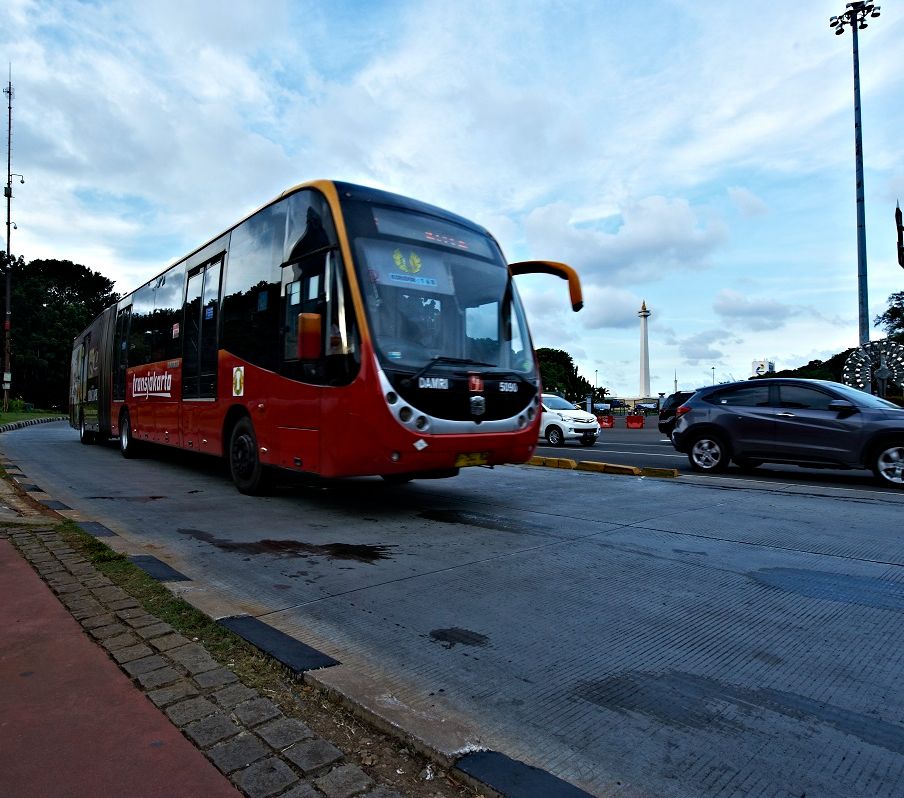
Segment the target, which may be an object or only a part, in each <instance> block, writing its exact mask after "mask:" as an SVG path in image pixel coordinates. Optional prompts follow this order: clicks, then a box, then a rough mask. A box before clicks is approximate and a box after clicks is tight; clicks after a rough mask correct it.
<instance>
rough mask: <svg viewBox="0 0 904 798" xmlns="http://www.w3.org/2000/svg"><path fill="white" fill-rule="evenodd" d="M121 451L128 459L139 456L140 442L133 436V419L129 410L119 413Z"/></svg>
mask: <svg viewBox="0 0 904 798" xmlns="http://www.w3.org/2000/svg"><path fill="white" fill-rule="evenodd" d="M119 451H120V454H122V456H123V457H125V458H126V459H127V460H131V459H132V458H133V457H138V442H137V441H136V440H135V438H134V437H133V436H132V420H131V419H130V418H129V411H128V410H123V411H122V412H121V413H120V414H119Z"/></svg>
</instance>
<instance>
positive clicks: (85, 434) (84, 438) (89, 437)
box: [78, 413, 94, 446]
mask: <svg viewBox="0 0 904 798" xmlns="http://www.w3.org/2000/svg"><path fill="white" fill-rule="evenodd" d="M78 439H79V440H80V441H81V442H82V443H84V444H85V446H90V445H91V444H92V443H94V433H93V432H89V431H88V428H87V427H86V426H85V414H84V413H79V414H78Z"/></svg>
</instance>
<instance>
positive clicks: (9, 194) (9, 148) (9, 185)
mask: <svg viewBox="0 0 904 798" xmlns="http://www.w3.org/2000/svg"><path fill="white" fill-rule="evenodd" d="M3 93H4V94H5V95H6V96H7V97H8V98H9V106H8V108H9V127H8V133H7V136H6V187H5V189H4V191H3V193H4V194H5V195H6V316H5V317H4V319H3V330H4V339H5V344H4V347H3V412H4V413H6V412H8V411H9V389H10V387H11V384H12V373H11V372H10V368H11V365H10V357H9V343H10V337H11V333H12V315H13V312H12V271H13V256H12V255H11V254H10V251H9V246H10V244H9V238H10V231H11V229H12V220H11V219H10V215H9V214H10V203H11V202H12V198H13V160H12V158H13V76H12V67H10V76H9V82H8V83H7V86H6V88H5V89H4V90H3Z"/></svg>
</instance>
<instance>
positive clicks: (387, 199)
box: [120, 180, 495, 302]
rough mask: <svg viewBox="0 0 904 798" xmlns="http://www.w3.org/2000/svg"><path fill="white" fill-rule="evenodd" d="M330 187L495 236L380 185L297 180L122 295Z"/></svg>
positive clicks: (458, 217) (454, 215)
mask: <svg viewBox="0 0 904 798" xmlns="http://www.w3.org/2000/svg"><path fill="white" fill-rule="evenodd" d="M329 187H332V188H334V189H335V191H336V192H337V193H338V194H340V195H341V196H344V197H345V198H347V199H354V200H358V201H359V202H372V203H375V204H378V205H393V206H396V207H400V208H405V209H406V210H410V211H414V212H416V213H424V214H427V215H430V216H439V217H441V218H444V219H448V220H449V221H452V222H455V223H457V224H459V225H462V226H463V227H468V228H470V229H472V230H475V231H477V232H479V233H482V234H483V235H487V236H490V237H491V238H492V235H491V234H490V233H489V231H488V230H486V228H484V227H481V226H480V225H479V224H475V223H474V222H472V221H471V220H469V219H466V218H464V217H463V216H459V215H457V214H455V213H451V212H450V211H447V210H445V209H443V208H440V207H438V206H436V205H430V204H429V203H426V202H421V201H420V200H416V199H411V197H406V196H404V195H402V194H394V193H392V192H390V191H383V190H381V189H378V188H369V187H368V186H359V185H356V184H354V183H345V182H342V181H338V180H309V181H307V182H304V183H298V184H296V185H294V186H292V187H291V188H287V189H286V190H285V191H283V192H281V193H280V194H278V195H277V196H275V197H274V198H273V199H271V200H269V201H268V202H265V203H264V204H263V205H261V206H259V207H257V208H255V209H254V210H253V211H251V212H250V213H248V214H246V215H245V216H243V217H242V218H241V219H239V220H238V221H237V222H236V223H235V224H233V225H230V226H229V227H227V228H226V229H225V230H222V231H221V232H219V233H217V234H216V235H215V236H213V237H211V238H209V239H208V240H207V241H205V242H204V243H203V244H201V245H200V246H198V247H195V248H194V249H193V250H191V251H190V252H187V253H185V254H184V255H182V256H181V257H178V258H175V259H173V260H172V261H170V262H169V263H168V264H167V265H166V266H165V267H164V268H163V269H162V270H161V271H159V272H157V273H156V274H154V276H153V277H151V278H150V279H148V280H147V281H146V282H144V283H141V284H140V285H138V286H136V287H135V288H133V289H132V290H131V291H127V292H126V293H124V294H123V295H122V299H125V298H126V297H128V296H130V295H131V294H134V293H135V292H136V291H137V290H138V289H139V288H142V287H144V286H145V285H147V284H148V283H150V282H153V281H154V280H156V279H157V278H158V277H160V276H161V275H162V274H165V273H166V272H167V271H169V270H170V269H171V268H172V267H173V266H175V265H176V264H177V263H181V262H182V261H184V260H187V259H188V258H190V257H191V256H192V255H194V254H195V253H196V252H200V251H201V250H202V249H204V248H205V247H207V246H209V245H210V244H212V243H213V242H214V241H216V240H217V239H219V238H222V237H223V236H224V235H226V234H227V233H231V232H232V231H233V230H235V228H236V227H238V226H239V225H240V224H242V223H243V222H245V221H247V220H248V219H250V218H251V217H252V216H254V214H256V213H258V212H259V211H262V210H263V209H264V208H268V207H269V206H271V205H273V204H275V203H277V202H279V201H280V200H282V199H285V198H286V197H288V196H290V195H292V194H295V193H296V192H298V191H301V190H302V189H305V188H316V189H319V190H321V191H323V190H324V189H327V190H328V189H329ZM494 240H495V239H494ZM122 299H121V300H120V302H121V301H122Z"/></svg>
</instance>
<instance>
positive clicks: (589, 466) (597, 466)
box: [578, 460, 606, 474]
mask: <svg viewBox="0 0 904 798" xmlns="http://www.w3.org/2000/svg"><path fill="white" fill-rule="evenodd" d="M578 468H579V469H580V470H581V471H596V472H598V473H600V474H601V473H603V471H605V470H606V464H605V463H598V462H596V460H581V462H579V463H578Z"/></svg>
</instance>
